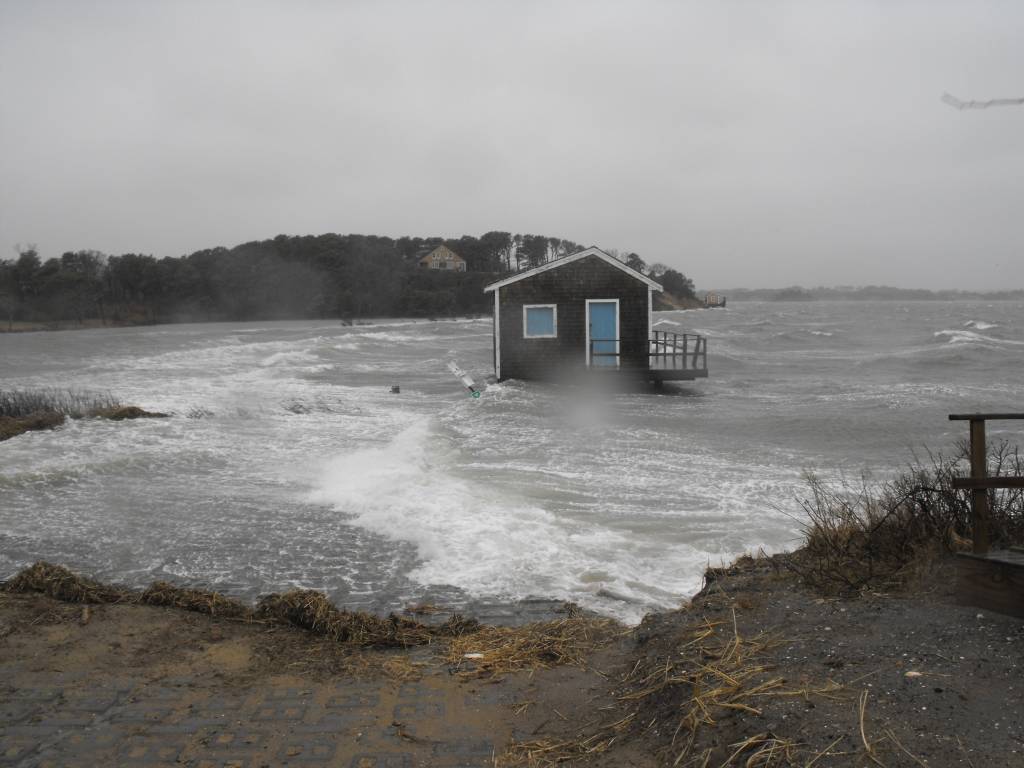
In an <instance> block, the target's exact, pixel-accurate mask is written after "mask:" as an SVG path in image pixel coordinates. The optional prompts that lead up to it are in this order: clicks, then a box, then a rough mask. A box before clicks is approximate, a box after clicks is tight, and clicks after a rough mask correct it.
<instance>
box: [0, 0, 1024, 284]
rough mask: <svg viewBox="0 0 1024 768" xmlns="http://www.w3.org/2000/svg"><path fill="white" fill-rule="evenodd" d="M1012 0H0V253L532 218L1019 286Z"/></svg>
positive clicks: (779, 264)
mask: <svg viewBox="0 0 1024 768" xmlns="http://www.w3.org/2000/svg"><path fill="white" fill-rule="evenodd" d="M1022 33H1024V8H1022V7H1020V6H1018V5H1016V4H1012V3H984V2H972V3H967V2H963V3H937V2H921V3H910V2H907V3H888V2H856V3H821V2H814V3H811V2H806V3H787V2H779V3H753V2H749V3H743V2H731V3H730V2H722V3H710V2H708V3H681V2H679V3H677V2H672V3H660V2H637V3H626V2H621V3H601V2H574V3H573V2H562V3H532V2H503V3H497V2H429V3H425V2H365V3H364V2H349V3H327V2H312V1H311V2H301V3H299V2H291V3H286V2H280V3H257V2H235V3H229V2H173V3H172V2H162V3H158V2H153V3H150V2H144V3H140V2H90V3H81V2H16V1H14V0H3V2H0V96H2V98H0V249H3V251H6V253H0V257H6V258H10V257H13V256H14V251H13V248H14V247H15V246H16V244H18V243H22V244H25V243H37V244H38V246H39V249H40V252H41V254H42V256H43V257H44V258H45V257H49V256H54V255H59V254H60V253H61V252H62V251H65V250H77V249H84V248H93V249H97V250H101V251H104V252H107V253H122V252H129V251H132V252H144V253H153V254H154V255H157V256H165V255H172V256H177V255H181V254H184V253H188V252H191V251H193V250H196V249H199V248H204V247H210V246H215V245H228V246H230V245H234V244H236V243H239V242H243V241H246V240H253V239H259V238H265V237H272V236H274V235H276V234H279V233H287V234H305V233H320V232H341V233H346V232H359V233H365V234H383V235H391V236H395V237H397V236H400V235H405V234H409V235H421V236H430V235H440V236H458V235H460V234H463V233H466V234H477V235H478V234H481V233H483V232H485V231H487V230H491V229H501V230H509V231H513V232H522V233H536V234H545V235H549V236H558V237H564V238H569V239H572V240H574V241H576V242H580V243H586V244H591V243H593V244H597V245H601V246H603V247H607V248H619V249H623V250H628V251H636V252H638V253H639V254H640V255H641V256H642V257H643V258H644V259H645V260H646V261H648V262H649V263H650V262H663V263H665V264H667V265H669V266H672V267H675V268H677V269H680V270H682V271H683V272H685V273H686V274H687V275H689V276H690V277H692V278H693V279H694V281H695V282H696V283H697V285H698V286H703V287H731V286H741V285H743V286H751V287H753V286H766V287H772V286H783V285H790V284H802V285H805V286H815V285H836V284H855V285H865V284H889V285H899V286H906V287H925V288H958V287H959V288H968V289H990V288H1019V287H1024V258H1021V253H1020V250H1021V248H1020V246H1021V231H1022V230H1021V227H1020V224H1019V221H1018V218H1019V216H1020V211H1021V210H1022V207H1024V206H1022V203H1024V193H1022V184H1024V107H1014V106H1007V107H999V108H993V109H987V110H963V111H958V110H956V109H953V108H952V107H951V106H949V105H948V104H945V103H943V102H942V101H941V100H940V97H941V96H942V94H943V93H944V92H947V91H948V92H949V93H952V94H954V95H955V96H957V97H959V98H961V99H964V100H968V99H984V98H998V97H1019V96H1024V77H1022V73H1024V48H1022V46H1021V45H1020V40H1021V39H1022Z"/></svg>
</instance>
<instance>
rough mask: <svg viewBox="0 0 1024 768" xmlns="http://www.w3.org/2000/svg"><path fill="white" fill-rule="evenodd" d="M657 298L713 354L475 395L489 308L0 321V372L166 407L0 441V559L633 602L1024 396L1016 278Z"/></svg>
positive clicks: (94, 569)
mask: <svg viewBox="0 0 1024 768" xmlns="http://www.w3.org/2000/svg"><path fill="white" fill-rule="evenodd" d="M655 322H656V323H659V324H660V325H656V328H660V329H661V330H670V331H672V330H678V331H682V330H695V331H698V332H701V333H705V334H707V336H708V337H709V340H710V341H709V367H710V371H711V373H710V378H709V379H707V380H706V381H701V382H697V383H693V384H685V385H670V386H668V387H666V390H665V391H664V393H660V394H659V393H653V392H616V393H598V392H595V391H593V390H591V389H589V388H586V387H570V386H559V387H556V386H549V385H541V384H535V383H526V382H514V381H512V382H505V383H502V384H498V385H491V386H489V387H487V388H486V390H485V391H484V392H483V395H482V397H480V398H479V399H473V398H471V397H469V396H468V393H467V392H466V391H465V390H464V389H463V388H462V385H461V384H460V383H459V382H458V380H456V379H455V378H454V377H453V376H452V374H451V372H450V371H449V370H448V369H447V364H448V362H450V361H452V360H456V361H457V362H458V363H459V365H461V366H462V367H463V368H465V369H466V370H467V371H468V372H469V373H470V374H471V375H473V376H474V377H475V378H476V379H477V380H478V381H481V382H482V381H483V380H484V378H485V377H486V376H487V375H488V374H489V373H491V371H492V363H491V322H490V319H489V318H487V319H467V320H455V321H443V322H411V321H379V322H375V323H373V324H369V325H360V326H356V327H343V326H342V325H340V324H338V323H336V322H328V321H319V322H280V323H245V324H232V323H224V324H207V325H172V326H156V327H146V328H130V329H109V330H97V331H78V332H54V333H33V334H18V335H3V336H0V370H2V372H3V373H2V384H0V385H2V386H3V387H8V388H9V387H44V386H45V387H73V388H76V389H85V390H93V391H101V392H110V393H112V394H113V395H115V396H116V397H118V398H120V399H121V400H123V401H124V402H127V403H133V404H138V405H141V406H144V407H146V408H149V409H155V410H161V411H168V412H172V413H173V414H174V417H173V418H170V419H165V420H146V421H136V422H125V423H110V422H104V421H88V420H86V421H75V422H70V423H68V424H67V426H65V427H63V428H61V429H59V430H57V431H55V432H41V433H32V434H26V435H23V436H21V437H18V438H15V439H13V440H10V441H7V442H5V443H0V578H3V577H6V576H8V575H10V574H11V573H13V572H15V571H16V570H18V569H19V568H21V567H23V566H25V565H27V564H29V563H30V562H32V561H34V560H37V559H47V560H51V561H54V562H59V563H64V564H67V565H69V566H71V567H73V568H75V569H78V570H81V571H83V572H86V573H89V574H92V575H95V576H97V577H99V578H101V579H104V580H110V581H118V582H123V583H128V584H133V585H143V584H146V583H148V582H149V581H151V580H153V579H156V578H162V579H170V580H173V581H177V582H180V583H187V584H199V585H205V586H212V587H214V588H217V589H221V590H225V591H228V592H230V593H232V594H236V595H239V596H242V597H248V598H253V597H255V596H256V595H258V594H261V593H266V592H271V591H279V590H282V589H287V588H290V587H297V586H301V587H309V588H315V589H323V590H325V591H326V592H328V593H329V594H330V595H331V596H332V598H333V599H334V600H335V601H336V602H338V603H339V604H343V605H346V606H349V607H358V608H367V609H371V610H375V611H388V610H393V609H396V608H401V607H403V606H405V605H407V604H409V603H414V602H420V601H431V602H443V603H448V604H455V605H458V604H462V603H465V602H466V601H470V600H474V599H475V600H481V599H484V600H489V599H499V600H507V599H519V598H524V597H528V596H538V597H546V598H555V599H565V600H573V601H576V602H578V603H581V604H583V605H584V606H587V607H589V608H592V609H596V610H598V611H601V612H603V613H606V614H609V615H613V616H617V617H619V618H621V619H624V620H626V621H637V620H639V618H640V617H641V616H642V615H643V614H644V613H645V612H647V611H650V610H654V609H660V608H667V607H672V606H675V605H678V604H679V602H680V601H681V600H683V599H685V598H686V597H687V596H688V595H689V594H691V593H692V592H693V591H694V590H696V589H697V588H698V587H699V586H700V582H701V574H702V572H703V570H704V568H705V567H706V566H707V565H709V564H712V565H716V564H720V563H722V562H723V561H728V560H729V559H730V558H732V557H734V556H736V555H738V554H740V553H742V552H745V551H752V550H757V549H759V548H764V549H765V550H767V551H773V550H779V549H784V548H787V547H790V546H792V545H793V544H795V543H796V542H797V540H798V536H799V534H798V530H799V527H800V522H801V520H800V516H799V507H798V504H797V503H796V500H795V499H796V497H797V496H798V495H799V494H800V493H801V491H802V488H803V479H802V478H803V475H804V473H806V472H808V471H813V472H816V473H818V474H821V475H824V476H826V477H832V478H835V477H838V476H840V475H846V476H848V477H853V478H856V477H858V476H859V475H860V474H861V473H863V472H868V473H871V474H873V475H874V476H876V477H884V476H885V475H887V474H888V473H890V472H892V471H893V470H894V469H897V468H898V467H899V465H901V464H903V463H905V462H906V461H908V460H909V459H910V457H911V453H912V451H915V450H916V451H918V452H921V451H922V450H923V449H924V447H925V446H927V447H928V448H930V449H933V450H949V449H951V448H952V446H953V444H954V443H955V442H956V441H957V440H959V439H961V438H962V437H964V434H962V433H963V432H964V429H963V425H962V424H958V423H950V422H948V421H947V420H946V415H947V414H948V413H952V412H955V411H973V410H996V411H1000V410H1002V411H1006V410H1020V405H1021V403H1022V402H1024V378H1022V377H1021V375H1020V373H1021V370H1022V362H1024V305H1022V304H1021V303H1020V302H990V303H986V302H934V301H933V302H911V303H901V302H879V303H871V302H849V303H841V302H836V303H827V302H808V303H758V302H750V303H739V302H737V303H735V305H733V304H730V306H729V308H728V309H726V310H710V311H693V312H677V313H659V314H657V315H656V317H655ZM394 385H397V386H399V387H400V393H398V394H394V393H392V392H391V388H392V386H394ZM990 429H994V430H996V432H995V434H994V435H993V436H994V437H996V438H997V439H998V438H999V437H1000V436H1001V435H1005V436H1007V437H1013V434H1012V429H1013V425H1012V424H1004V425H999V424H993V425H990ZM1000 430H1003V432H1000Z"/></svg>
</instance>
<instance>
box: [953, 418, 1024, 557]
mask: <svg viewBox="0 0 1024 768" xmlns="http://www.w3.org/2000/svg"><path fill="white" fill-rule="evenodd" d="M1003 419H1024V413H951V414H949V420H950V421H969V422H971V476H970V477H957V478H954V479H953V487H954V488H964V489H969V490H970V491H971V517H972V520H971V528H972V529H973V539H974V542H973V543H974V554H976V555H985V554H988V546H989V535H988V491H989V489H990V488H1024V477H989V476H988V457H987V456H986V452H985V422H986V421H996V420H1003Z"/></svg>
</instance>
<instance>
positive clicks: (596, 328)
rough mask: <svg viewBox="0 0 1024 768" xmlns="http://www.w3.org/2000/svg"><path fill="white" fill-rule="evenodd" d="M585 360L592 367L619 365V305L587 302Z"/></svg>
mask: <svg viewBox="0 0 1024 768" xmlns="http://www.w3.org/2000/svg"><path fill="white" fill-rule="evenodd" d="M587 324H588V333H587V347H588V352H587V359H588V361H589V362H590V365H592V366H595V367H596V366H611V367H613V368H614V367H616V366H618V364H619V357H618V354H617V353H618V351H619V303H618V302H617V301H594V300H591V301H588V302H587Z"/></svg>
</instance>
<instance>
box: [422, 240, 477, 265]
mask: <svg viewBox="0 0 1024 768" xmlns="http://www.w3.org/2000/svg"><path fill="white" fill-rule="evenodd" d="M435 253H436V254H438V255H439V256H444V255H446V254H451V255H452V256H454V257H455V258H456V259H458V260H459V261H465V259H464V258H462V257H461V256H459V254H457V253H456V252H455V251H453V250H452V249H451V248H449V247H448V246H447V245H445V244H444V243H441V244H440V245H438V246H436V247H435V248H433V249H431V250H429V251H427V252H426V253H424V254H423V255H422V256H417V257H416V258H417V259H418V260H419V261H425V260H426V259H429V258H430V257H431V256H433V255H434V254H435Z"/></svg>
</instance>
